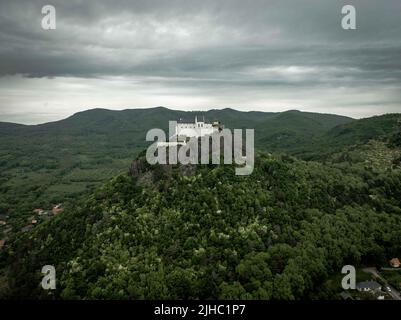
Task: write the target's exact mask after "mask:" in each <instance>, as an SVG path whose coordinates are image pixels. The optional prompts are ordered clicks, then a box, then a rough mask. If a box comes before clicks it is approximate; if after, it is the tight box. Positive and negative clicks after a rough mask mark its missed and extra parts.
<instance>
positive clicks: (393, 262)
mask: <svg viewBox="0 0 401 320" xmlns="http://www.w3.org/2000/svg"><path fill="white" fill-rule="evenodd" d="M390 265H391V266H392V267H393V268H399V267H400V265H401V264H400V260H399V259H398V258H393V259H391V260H390Z"/></svg>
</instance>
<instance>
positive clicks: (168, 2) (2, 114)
mask: <svg viewBox="0 0 401 320" xmlns="http://www.w3.org/2000/svg"><path fill="white" fill-rule="evenodd" d="M46 4H52V5H54V7H55V8H56V18H57V29H56V30H43V29H42V27H41V20H42V18H43V15H42V13H41V9H42V6H44V5H46ZM346 4H352V5H354V6H355V8H356V13H357V16H356V18H357V30H343V29H342V28H341V19H342V17H343V16H342V14H341V8H342V6H343V5H346ZM153 106H166V107H170V108H173V109H182V110H206V109H212V108H225V107H231V108H235V109H239V110H262V111H282V110H287V109H299V110H307V111H315V112H326V113H337V114H343V115H348V116H352V117H356V118H359V117H366V116H371V115H375V114H382V113H387V112H401V1H400V0H386V1H381V0H359V1H358V0H347V1H342V0H210V1H209V0H202V1H201V0H196V1H193V0H180V1H178V0H131V1H119V0H113V1H106V0H96V1H91V0H85V1H83V0H82V1H79V0H68V1H67V0H65V1H58V0H52V1H50V0H46V1H39V0H29V1H21V0H14V1H11V0H0V121H11V122H19V123H41V122H47V121H51V120H58V119H61V118H64V117H67V116H69V115H71V114H73V113H75V112H77V111H81V110H86V109H91V108H96V107H103V108H109V109H126V108H144V107H153Z"/></svg>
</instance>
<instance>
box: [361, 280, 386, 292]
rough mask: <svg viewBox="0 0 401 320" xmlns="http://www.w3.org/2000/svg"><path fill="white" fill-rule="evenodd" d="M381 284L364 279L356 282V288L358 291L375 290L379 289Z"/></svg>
mask: <svg viewBox="0 0 401 320" xmlns="http://www.w3.org/2000/svg"><path fill="white" fill-rule="evenodd" d="M381 288H382V287H381V285H380V284H379V283H377V282H376V281H364V282H359V283H357V284H356V289H357V290H358V291H360V292H375V291H380V290H381Z"/></svg>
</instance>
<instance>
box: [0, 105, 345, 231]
mask: <svg viewBox="0 0 401 320" xmlns="http://www.w3.org/2000/svg"><path fill="white" fill-rule="evenodd" d="M196 115H198V116H205V117H206V119H208V120H209V121H213V120H220V121H222V122H223V123H224V124H225V125H226V127H228V128H255V130H256V147H257V148H260V149H263V148H264V149H265V150H269V151H271V150H270V149H272V150H274V151H282V152H289V151H291V148H292V147H293V146H294V144H295V145H297V146H299V144H300V143H301V142H300V141H301V140H302V139H303V140H304V141H309V140H310V139H312V137H317V136H319V135H322V134H323V133H325V132H326V131H327V130H328V129H330V128H333V127H335V126H336V125H339V124H343V123H345V122H349V121H352V119H350V118H347V117H342V116H336V115H325V114H313V113H305V112H299V111H290V112H284V113H269V112H241V111H237V110H233V109H223V110H210V111H207V112H184V111H177V110H170V109H167V108H163V107H158V108H151V109H134V110H122V111H112V110H106V109H93V110H88V111H83V112H79V113H77V114H74V115H72V116H71V117H69V118H67V119H63V120H60V121H55V122H50V123H44V124H40V125H17V124H8V123H0V132H1V135H0V194H1V200H0V214H7V215H9V216H10V220H9V223H10V225H11V226H13V227H14V230H20V229H21V228H22V227H24V226H25V225H26V223H27V220H26V219H28V218H29V217H30V216H31V212H32V210H33V208H42V207H49V206H50V205H51V204H52V203H59V202H63V203H66V202H68V201H70V200H75V199H76V198H77V197H79V196H82V195H86V194H87V193H88V192H90V191H92V190H94V188H96V187H97V186H99V185H100V184H102V183H103V182H105V181H107V180H108V179H110V178H111V177H113V176H115V175H117V174H119V173H121V172H124V171H125V170H126V168H127V167H128V166H129V164H130V163H131V161H132V159H133V158H135V156H136V155H137V154H138V153H139V152H140V151H141V150H143V149H144V148H146V146H147V145H148V143H147V142H146V141H145V135H146V132H147V131H148V130H149V129H151V128H162V129H164V130H167V128H168V121H169V120H178V119H180V118H183V119H189V120H192V119H194V117H195V116H196ZM273 147H274V148H273ZM0 232H1V230H0ZM0 236H1V233H0Z"/></svg>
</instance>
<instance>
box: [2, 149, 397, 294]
mask: <svg viewBox="0 0 401 320" xmlns="http://www.w3.org/2000/svg"><path fill="white" fill-rule="evenodd" d="M135 168H137V169H138V168H140V170H134V171H133V172H134V174H131V175H127V174H125V175H120V176H118V177H116V178H114V179H113V180H112V181H110V182H109V183H107V184H105V185H104V186H102V187H101V188H100V189H98V190H97V191H96V192H94V193H93V194H92V195H90V196H89V197H88V199H86V200H85V201H83V202H81V203H78V204H77V205H75V206H72V207H70V208H68V209H67V210H66V211H64V212H63V213H61V214H60V215H58V216H57V217H55V218H54V219H52V220H50V221H48V222H46V223H44V224H42V225H40V226H38V227H37V228H35V229H34V230H33V231H32V232H31V233H28V234H23V235H20V237H18V238H17V239H15V240H13V241H11V242H10V243H9V249H8V250H7V251H4V252H2V253H1V255H0V270H1V271H0V288H2V291H0V296H2V297H5V298H16V297H18V298H49V297H55V298H64V299H189V298H191V299H195V298H202V299H206V298H221V299H227V298H228V299H238V298H242V299H271V298H274V299H286V300H287V299H308V298H313V297H324V298H335V297H336V296H335V294H336V292H333V293H330V292H322V291H321V287H320V284H321V283H322V282H324V281H325V279H327V278H328V277H329V276H331V275H333V274H337V273H339V272H340V270H341V267H342V266H343V265H344V264H352V265H359V264H361V263H368V264H383V263H386V261H387V260H388V258H389V257H392V256H397V255H399V254H400V253H401V246H400V243H401V241H400V240H401V235H400V232H399V230H400V228H401V198H400V197H399V190H401V173H400V170H399V169H396V170H393V171H391V172H387V173H379V172H374V171H372V172H365V171H361V172H358V171H355V170H353V169H352V170H351V169H350V170H348V169H346V168H343V169H339V168H335V167H332V166H327V165H326V166H325V165H322V164H319V163H316V162H304V161H300V160H297V159H295V158H292V157H288V156H282V157H276V156H267V155H263V154H262V155H260V156H258V158H257V161H256V167H255V171H254V173H253V174H252V175H251V176H248V177H239V176H235V175H234V168H233V166H227V165H226V166H224V165H221V166H197V167H191V170H188V168H186V169H185V170H184V168H183V167H182V166H175V167H169V166H150V165H148V164H147V162H146V161H144V160H143V159H141V158H139V159H137V160H136V161H135ZM382 186H386V187H385V188H382ZM48 264H50V265H54V266H55V267H56V270H57V275H58V282H57V290H56V291H55V292H53V293H48V292H44V291H43V290H41V289H40V287H39V286H38V284H39V283H40V280H41V277H42V275H41V274H40V270H41V267H42V266H43V265H48Z"/></svg>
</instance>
